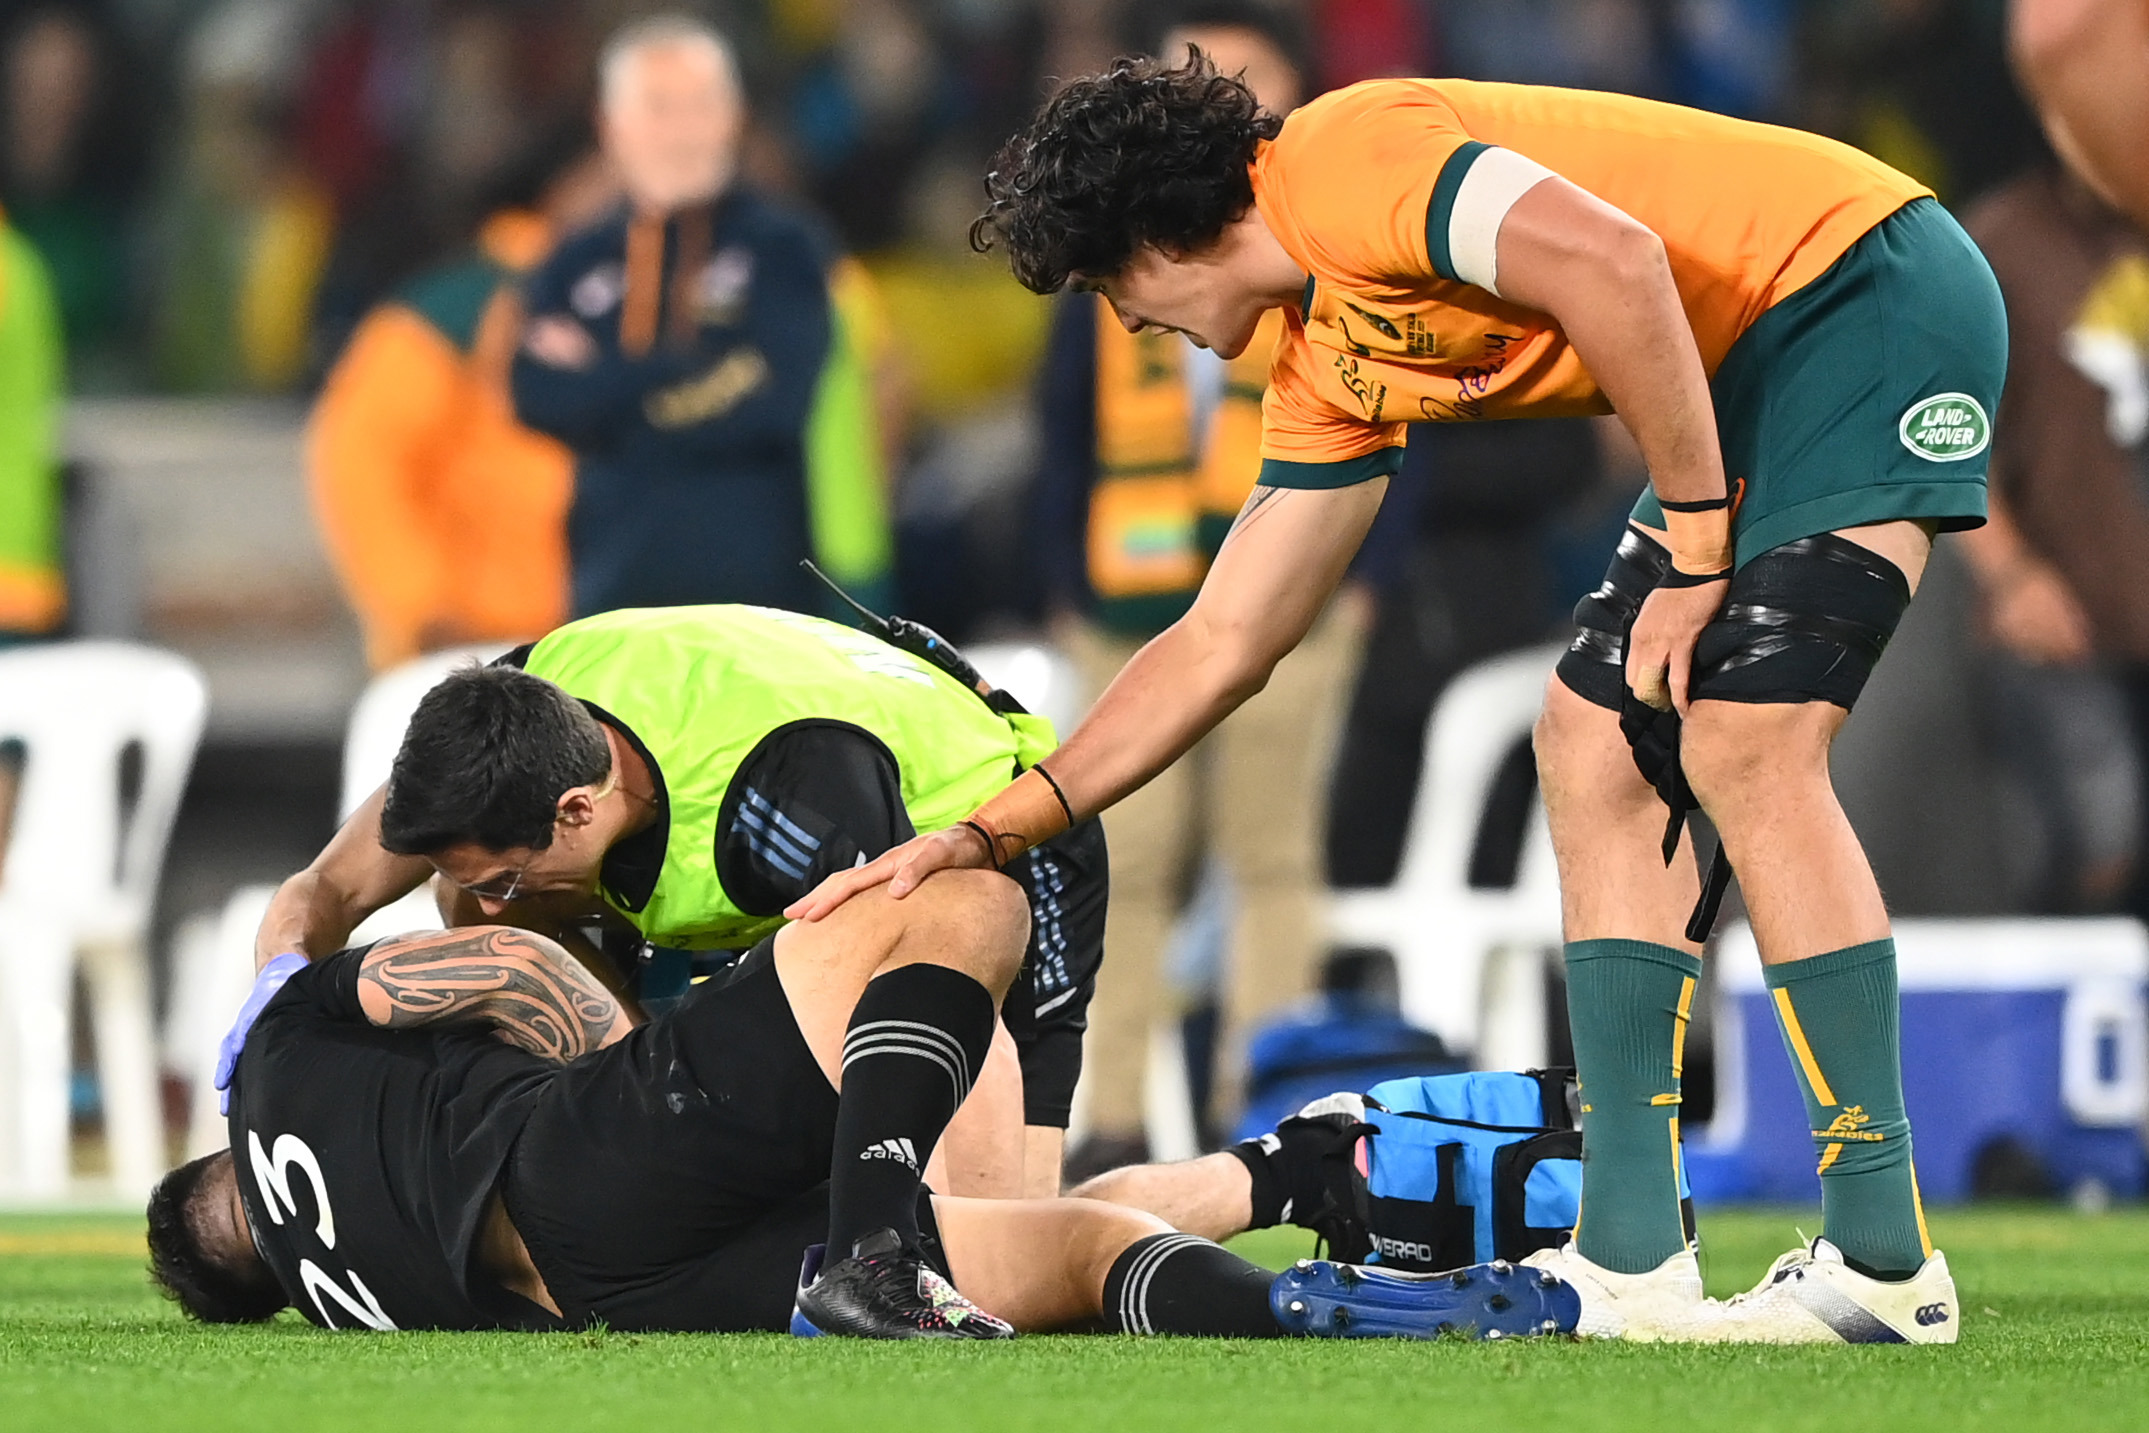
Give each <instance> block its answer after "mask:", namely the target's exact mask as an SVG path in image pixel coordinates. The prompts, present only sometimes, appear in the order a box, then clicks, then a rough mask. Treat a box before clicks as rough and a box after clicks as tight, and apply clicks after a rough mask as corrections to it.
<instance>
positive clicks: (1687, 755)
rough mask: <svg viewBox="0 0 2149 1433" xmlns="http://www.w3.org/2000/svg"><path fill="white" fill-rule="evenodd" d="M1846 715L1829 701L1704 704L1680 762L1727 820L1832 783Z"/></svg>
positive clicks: (1695, 713)
mask: <svg viewBox="0 0 2149 1433" xmlns="http://www.w3.org/2000/svg"><path fill="white" fill-rule="evenodd" d="M1841 724H1842V710H1841V709H1840V708H1838V707H1834V706H1831V705H1829V704H1828V703H1826V702H1797V703H1790V702H1723V701H1709V702H1696V703H1694V705H1693V706H1692V707H1691V708H1689V709H1688V711H1687V717H1686V720H1685V722H1684V723H1683V724H1682V729H1681V732H1680V738H1679V758H1680V765H1681V766H1683V767H1684V768H1685V771H1686V779H1687V783H1688V784H1689V785H1690V786H1692V787H1693V789H1694V795H1695V797H1696V799H1698V800H1699V801H1700V802H1701V804H1702V807H1703V809H1704V810H1706V811H1708V812H1710V814H1711V815H1712V816H1715V817H1716V818H1717V820H1718V822H1719V824H1721V822H1722V821H1723V820H1724V819H1725V818H1726V817H1727V816H1729V815H1731V814H1732V813H1735V812H1737V811H1739V810H1742V809H1744V808H1745V807H1747V806H1750V805H1752V804H1755V803H1767V802H1772V801H1776V800H1780V799H1781V798H1782V796H1783V794H1784V793H1785V792H1786V791H1788V790H1790V789H1791V788H1792V787H1793V786H1795V785H1797V784H1799V783H1803V782H1809V781H1814V780H1819V781H1822V782H1825V781H1826V780H1827V779H1828V747H1829V743H1830V742H1831V741H1832V740H1833V739H1834V737H1835V732H1836V729H1837V728H1838V727H1839V726H1841Z"/></svg>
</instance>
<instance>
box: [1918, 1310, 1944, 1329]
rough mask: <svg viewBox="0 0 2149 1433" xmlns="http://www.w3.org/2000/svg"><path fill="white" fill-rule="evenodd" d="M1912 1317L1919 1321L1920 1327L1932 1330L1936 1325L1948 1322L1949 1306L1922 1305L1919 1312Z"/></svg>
mask: <svg viewBox="0 0 2149 1433" xmlns="http://www.w3.org/2000/svg"><path fill="white" fill-rule="evenodd" d="M1911 1317H1912V1318H1915V1319H1916V1320H1917V1321H1918V1326H1919V1327H1921V1328H1931V1327H1932V1326H1933V1325H1934V1324H1944V1323H1946V1322H1947V1321H1948V1306H1947V1305H1946V1304H1921V1305H1920V1306H1919V1308H1918V1311H1917V1312H1916V1313H1915V1314H1913V1315H1911Z"/></svg>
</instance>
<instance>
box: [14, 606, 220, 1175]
mask: <svg viewBox="0 0 2149 1433" xmlns="http://www.w3.org/2000/svg"><path fill="white" fill-rule="evenodd" d="M208 705H209V692H208V685H207V683H206V682H205V681H204V680H203V677H202V674H201V672H200V670H199V669H198V668H196V667H195V666H194V664H193V663H191V662H189V661H187V660H186V659H185V658H183V657H179V656H176V655H174V654H172V653H170V652H164V651H159V650H157V649H155V648H150V647H143V646H136V645H133V644H131V643H122V642H63V643H55V644H53V645H50V646H43V647H35V648H31V649H28V650H25V651H17V652H9V653H5V654H0V738H4V737H14V738H17V739H19V740H21V741H22V742H23V744H24V746H25V747H26V748H27V763H26V765H25V766H24V769H23V773H22V782H21V786H20V789H19V794H18V796H17V801H16V807H15V815H14V834H13V837H12V839H11V840H10V842H9V846H8V851H7V856H6V866H5V869H4V870H0V1031H4V1036H5V1039H4V1043H5V1047H6V1048H5V1049H4V1050H0V1119H4V1120H5V1121H6V1123H7V1128H6V1129H5V1130H4V1131H0V1185H4V1186H6V1187H8V1188H10V1189H12V1190H13V1191H15V1192H17V1193H19V1194H20V1195H23V1196H26V1197H29V1198H33V1199H47V1198H52V1197H55V1196H59V1195H62V1194H64V1193H65V1192H66V1190H67V1185H68V1093H69V1078H70V1075H71V1071H70V1069H69V1050H68V1035H69V1031H70V1029H71V1028H72V1026H71V1022H70V1020H69V998H70V996H71V995H72V993H73V984H74V975H75V972H76V970H77V969H78V968H79V969H80V970H81V972H82V975H83V977H84V981H85V984H86V985H87V988H88V990H89V997H90V1009H91V1020H92V1028H93V1030H94V1033H95V1039H96V1045H97V1073H98V1087H99V1091H100V1093H101V1095H102V1097H103V1104H104V1123H105V1140H106V1144H107V1147H108V1148H109V1150H110V1153H111V1164H112V1178H113V1182H114V1184H115V1186H116V1187H117V1189H118V1191H119V1192H120V1193H122V1194H124V1195H126V1196H128V1197H133V1196H135V1195H138V1194H145V1193H147V1191H148V1189H149V1187H150V1185H151V1184H152V1183H153V1182H154V1181H155V1179H156V1177H157V1175H158V1174H159V1173H160V1172H161V1171H162V1170H163V1168H164V1123H163V1118H162V1110H161V1105H160V1102H159V1097H158V1091H157V1068H156V1044H155V1033H154V1029H153V1026H152V1024H151V1020H150V993H149V963H148V957H147V950H146V940H147V935H148V929H149V916H150V908H151V905H152V903H153V902H154V900H155V898H156V890H157V881H158V877H159V875H160V874H161V872H162V870H163V866H164V853H165V848H166V845H167V844H168V843H169V841H170V839H171V831H172V822H173V820H174V818H175V817H176V816H177V815H178V812H179V801H180V797H181V795H182V793H183V792H184V791H185V789H186V782H187V774H188V772H189V771H191V770H192V768H193V764H194V754H195V751H196V749H197V748H198V747H199V745H200V742H201V732H202V723H203V721H204V719H205V717H206V716H207V713H208ZM130 746H138V747H139V749H140V751H141V758H142V759H141V774H140V783H139V786H138V789H137V791H136V793H135V797H134V801H133V805H132V809H131V811H129V810H126V809H123V808H124V803H123V800H122V795H123V793H122V790H121V782H120V766H121V755H122V753H123V752H124V751H126V749H127V748H128V747H130Z"/></svg>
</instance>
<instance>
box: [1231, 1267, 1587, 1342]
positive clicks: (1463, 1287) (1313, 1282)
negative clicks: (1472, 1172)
mask: <svg viewBox="0 0 2149 1433" xmlns="http://www.w3.org/2000/svg"><path fill="white" fill-rule="evenodd" d="M1269 1308H1270V1309H1271V1310H1273V1311H1274V1313H1275V1315H1276V1322H1277V1323H1279V1324H1281V1325H1282V1326H1283V1328H1284V1329H1285V1330H1286V1331H1287V1332H1290V1333H1300V1334H1311V1335H1313V1336H1314V1337H1316V1338H1439V1337H1441V1336H1442V1335H1445V1334H1456V1335H1459V1336H1461V1337H1464V1338H1482V1339H1493V1338H1527V1337H1532V1336H1534V1335H1538V1334H1550V1333H1573V1332H1574V1326H1575V1322H1576V1320H1578V1319H1579V1318H1581V1316H1582V1300H1581V1297H1580V1296H1579V1295H1578V1294H1576V1293H1575V1291H1574V1290H1573V1289H1572V1288H1569V1287H1568V1286H1567V1284H1566V1283H1564V1282H1563V1281H1561V1280H1560V1279H1559V1278H1558V1277H1557V1276H1556V1275H1553V1274H1550V1273H1547V1272H1545V1271H1544V1270H1541V1269H1526V1268H1521V1267H1518V1266H1516V1265H1514V1264H1510V1263H1508V1262H1507V1261H1506V1260H1504V1259H1499V1260H1494V1261H1493V1262H1492V1263H1490V1264H1472V1265H1471V1266H1470V1267H1469V1268H1467V1269H1451V1270H1449V1271H1447V1272H1446V1273H1440V1274H1399V1273H1395V1272H1393V1271H1391V1270H1387V1269H1369V1268H1365V1267H1363V1266H1361V1265H1357V1264H1332V1263H1330V1262H1329V1261H1327V1260H1326V1259H1301V1260H1299V1261H1298V1262H1297V1263H1296V1264H1293V1265H1292V1266H1291V1267H1290V1268H1289V1269H1286V1270H1285V1271H1284V1272H1283V1273H1281V1274H1278V1275H1277V1276H1276V1282H1275V1283H1274V1284H1272V1285H1270V1286H1269Z"/></svg>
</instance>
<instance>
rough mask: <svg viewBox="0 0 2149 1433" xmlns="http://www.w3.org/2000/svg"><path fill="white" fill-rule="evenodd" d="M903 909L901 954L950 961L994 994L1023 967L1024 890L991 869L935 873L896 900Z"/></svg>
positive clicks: (1026, 924) (1026, 930) (1027, 911)
mask: <svg viewBox="0 0 2149 1433" xmlns="http://www.w3.org/2000/svg"><path fill="white" fill-rule="evenodd" d="M896 905H897V906H898V907H899V908H900V907H908V909H907V910H905V911H904V917H905V920H904V944H905V945H906V946H907V947H909V949H908V950H907V951H906V952H905V953H906V954H908V955H910V956H911V957H912V958H921V957H922V958H925V959H929V960H933V961H935V962H936V963H939V964H948V965H954V966H956V967H958V968H960V969H962V970H964V971H966V972H968V973H969V974H971V975H973V976H975V977H976V978H977V979H978V981H979V982H980V983H981V984H983V985H984V986H985V987H986V988H987V989H989V990H991V991H992V992H993V993H994V994H995V995H1000V994H1003V993H1005V991H1006V989H1007V987H1008V986H1009V985H1010V984H1011V983H1013V981H1014V978H1015V972H1016V971H1017V970H1019V969H1020V968H1021V966H1022V955H1023V951H1024V950H1025V949H1027V948H1028V945H1029V939H1030V907H1029V903H1028V902H1027V901H1026V900H1025V899H1024V898H1023V894H1022V888H1021V887H1020V886H1018V885H1016V884H1015V883H1014V882H1013V881H1011V880H1009V879H1008V878H1007V877H1005V876H1003V875H1000V874H998V873H997V872H993V871H961V870H949V871H936V872H934V873H933V874H932V875H931V876H929V877H927V878H926V879H925V881H924V882H923V883H922V884H920V885H919V887H918V888H917V889H916V890H915V891H912V892H911V893H910V894H909V895H908V896H905V897H904V898H903V899H902V900H901V901H898V902H896Z"/></svg>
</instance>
